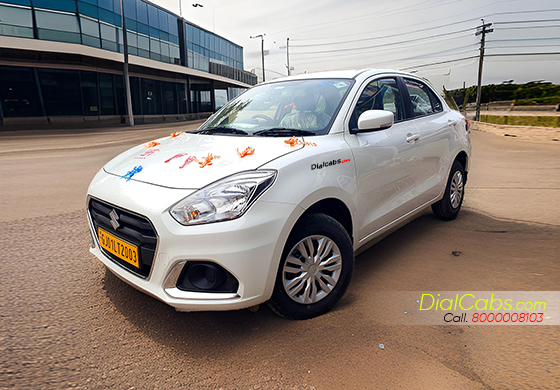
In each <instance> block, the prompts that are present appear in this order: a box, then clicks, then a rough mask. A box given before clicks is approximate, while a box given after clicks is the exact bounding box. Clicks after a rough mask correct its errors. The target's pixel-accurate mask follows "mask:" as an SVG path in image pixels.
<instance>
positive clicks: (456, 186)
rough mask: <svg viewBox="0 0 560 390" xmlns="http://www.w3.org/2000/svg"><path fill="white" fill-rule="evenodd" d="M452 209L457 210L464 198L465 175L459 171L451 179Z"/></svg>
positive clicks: (450, 195)
mask: <svg viewBox="0 0 560 390" xmlns="http://www.w3.org/2000/svg"><path fill="white" fill-rule="evenodd" d="M449 197H450V201H451V207H453V208H454V209H456V208H457V207H459V205H460V204H461V199H462V198H463V174H462V173H461V172H459V171H457V172H455V174H454V175H453V179H451V191H450V193H449Z"/></svg>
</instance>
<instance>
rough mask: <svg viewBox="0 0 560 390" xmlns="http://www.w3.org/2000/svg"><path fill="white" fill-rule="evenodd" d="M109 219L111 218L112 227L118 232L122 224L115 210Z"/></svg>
mask: <svg viewBox="0 0 560 390" xmlns="http://www.w3.org/2000/svg"><path fill="white" fill-rule="evenodd" d="M109 217H111V225H112V226H113V229H115V230H117V228H118V227H119V226H121V224H120V223H119V215H118V214H117V212H116V211H115V209H113V211H111V212H110V213H109Z"/></svg>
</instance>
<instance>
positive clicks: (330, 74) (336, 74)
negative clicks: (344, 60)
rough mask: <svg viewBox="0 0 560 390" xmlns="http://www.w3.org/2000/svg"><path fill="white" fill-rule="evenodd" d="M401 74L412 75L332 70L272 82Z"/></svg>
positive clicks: (387, 71) (377, 70) (374, 71)
mask: <svg viewBox="0 0 560 390" xmlns="http://www.w3.org/2000/svg"><path fill="white" fill-rule="evenodd" d="M386 73H390V74H400V75H409V76H413V75H412V74H409V73H406V72H401V71H398V70H393V69H350V70H331V71H326V72H315V73H301V74H298V75H295V76H289V77H282V78H279V79H274V80H271V81H270V82H271V83H272V82H278V81H284V80H309V79H355V78H357V77H358V76H372V75H376V74H386Z"/></svg>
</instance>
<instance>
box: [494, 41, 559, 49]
mask: <svg viewBox="0 0 560 390" xmlns="http://www.w3.org/2000/svg"><path fill="white" fill-rule="evenodd" d="M487 43H492V41H490V42H487ZM528 47H558V45H512V46H490V47H487V49H524V48H528Z"/></svg>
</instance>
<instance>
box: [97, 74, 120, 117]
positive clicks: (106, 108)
mask: <svg viewBox="0 0 560 390" xmlns="http://www.w3.org/2000/svg"><path fill="white" fill-rule="evenodd" d="M99 96H100V98H101V115H116V114H117V108H116V104H115V89H114V86H113V75H112V74H106V73H99Z"/></svg>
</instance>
